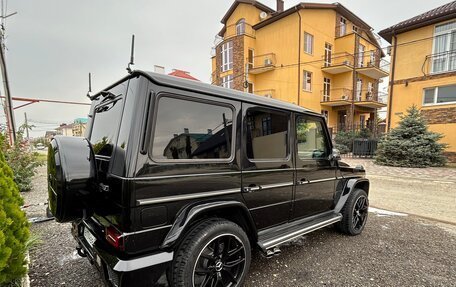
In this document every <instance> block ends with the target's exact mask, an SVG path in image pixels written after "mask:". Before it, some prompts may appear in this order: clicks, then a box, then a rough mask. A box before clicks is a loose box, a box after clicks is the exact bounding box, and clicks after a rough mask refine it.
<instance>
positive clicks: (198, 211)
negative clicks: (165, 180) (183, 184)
mask: <svg viewBox="0 0 456 287" xmlns="http://www.w3.org/2000/svg"><path fill="white" fill-rule="evenodd" d="M225 208H230V209H232V208H240V209H241V210H242V211H243V213H242V215H243V217H244V219H245V220H246V223H247V224H248V225H249V228H251V229H252V231H253V232H252V233H253V235H254V236H255V238H256V236H257V231H256V227H255V224H254V221H253V218H252V216H251V215H250V212H249V210H248V208H247V206H245V204H243V203H242V202H239V201H234V200H230V201H213V202H206V203H198V204H193V205H188V206H186V207H184V208H183V209H182V210H181V211H180V212H179V214H178V216H177V217H176V220H175V221H174V223H173V226H172V227H171V229H170V230H169V232H168V234H167V235H166V237H165V239H164V240H163V243H162V244H161V246H160V247H161V248H162V249H165V248H169V247H171V246H172V245H173V244H174V243H175V242H176V241H177V240H178V239H180V238H181V236H183V234H184V233H185V232H184V231H185V230H187V227H188V226H189V225H190V224H191V223H192V222H193V221H194V219H195V218H197V217H198V216H199V215H202V214H205V213H208V212H210V211H213V210H220V209H225Z"/></svg>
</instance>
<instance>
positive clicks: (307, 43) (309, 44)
mask: <svg viewBox="0 0 456 287" xmlns="http://www.w3.org/2000/svg"><path fill="white" fill-rule="evenodd" d="M313 40H314V38H313V35H311V34H309V33H307V32H304V52H306V53H307V54H313Z"/></svg>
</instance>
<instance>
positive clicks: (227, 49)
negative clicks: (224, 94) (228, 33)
mask: <svg viewBox="0 0 456 287" xmlns="http://www.w3.org/2000/svg"><path fill="white" fill-rule="evenodd" d="M232 68H233V42H231V41H229V42H226V43H225V44H223V45H222V67H221V69H222V72H225V71H228V70H231V69H232Z"/></svg>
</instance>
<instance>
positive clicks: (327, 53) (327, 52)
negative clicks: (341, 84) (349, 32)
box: [325, 42, 333, 67]
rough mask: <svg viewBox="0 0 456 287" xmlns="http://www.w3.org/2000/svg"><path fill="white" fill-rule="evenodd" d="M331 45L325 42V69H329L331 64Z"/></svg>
mask: <svg viewBox="0 0 456 287" xmlns="http://www.w3.org/2000/svg"><path fill="white" fill-rule="evenodd" d="M332 47H333V46H332V45H331V44H330V43H328V42H325V67H330V66H331V63H332Z"/></svg>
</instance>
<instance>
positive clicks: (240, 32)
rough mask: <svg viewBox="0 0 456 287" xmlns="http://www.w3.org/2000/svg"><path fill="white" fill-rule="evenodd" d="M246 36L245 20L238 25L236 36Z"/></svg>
mask: <svg viewBox="0 0 456 287" xmlns="http://www.w3.org/2000/svg"><path fill="white" fill-rule="evenodd" d="M243 34H245V19H241V20H239V21H238V22H237V24H236V35H243Z"/></svg>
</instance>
